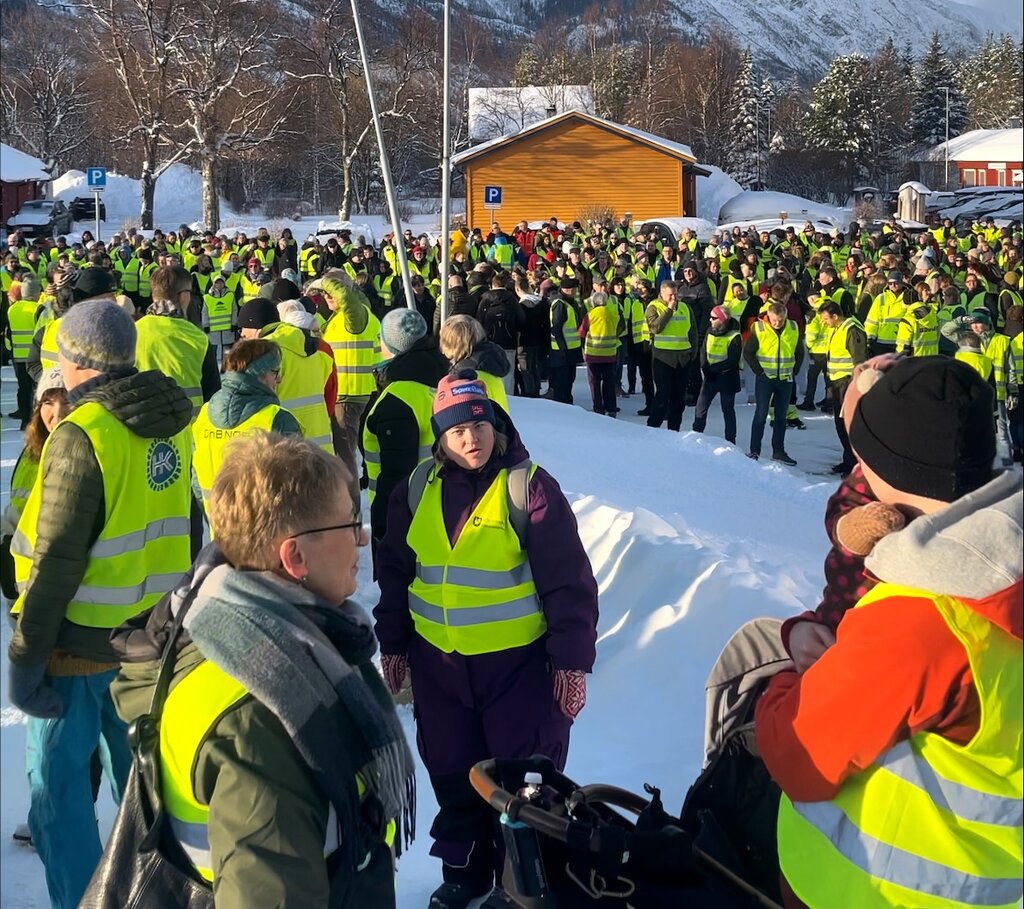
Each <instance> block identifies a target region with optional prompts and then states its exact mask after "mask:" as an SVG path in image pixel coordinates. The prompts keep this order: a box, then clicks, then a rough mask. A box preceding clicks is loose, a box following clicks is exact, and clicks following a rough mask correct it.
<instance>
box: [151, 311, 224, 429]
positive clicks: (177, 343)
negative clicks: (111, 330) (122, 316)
mask: <svg viewBox="0 0 1024 909" xmlns="http://www.w3.org/2000/svg"><path fill="white" fill-rule="evenodd" d="M135 330H136V332H137V340H136V342H135V366H136V367H137V368H138V370H139V372H144V371H146V370H147V369H156V370H158V371H159V372H162V373H163V374H164V375H165V376H167V377H168V378H171V379H174V381H175V382H177V383H178V386H179V387H180V388H181V390H182V391H183V392H185V394H186V395H187V396H188V399H189V401H191V403H192V419H193V420H194V419H195V418H196V416H197V415H198V414H199V408H200V407H202V406H203V388H202V384H203V360H204V359H205V358H206V351H207V349H208V348H209V346H210V342H209V341H208V340H207V338H206V333H205V332H204V331H203V330H202V329H201V328H199V327H198V326H197V325H193V324H192V323H191V322H189V321H188V320H187V319H178V318H174V317H171V316H143V317H142V318H141V319H139V321H138V322H136V323H135Z"/></svg>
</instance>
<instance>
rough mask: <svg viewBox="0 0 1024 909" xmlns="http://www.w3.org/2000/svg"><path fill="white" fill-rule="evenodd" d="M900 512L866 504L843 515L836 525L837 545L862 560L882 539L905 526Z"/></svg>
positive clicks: (877, 503)
mask: <svg viewBox="0 0 1024 909" xmlns="http://www.w3.org/2000/svg"><path fill="white" fill-rule="evenodd" d="M906 522H907V521H906V518H904V517H903V514H902V512H900V511H898V510H897V509H895V508H893V507H892V506H891V505H883V504H882V503H881V502H868V504H867V505H861V506H860V507H859V508H854V509H853V510H852V511H848V512H847V513H846V514H844V515H843V516H842V517H841V518H840V519H839V522H838V523H837V524H836V539H837V540H838V541H839V545H840V546H842V547H843V548H844V549H846V550H848V551H849V552H851V553H853V554H854V555H855V556H860V557H861V558H864V557H865V556H867V555H868V554H869V553H870V552H871V550H872V549H874V548H875V543H877V542H878V541H879V540H880V539H882V537H884V536H887V535H888V534H890V533H895V532H896V531H897V530H902V529H903V527H904V525H905V524H906Z"/></svg>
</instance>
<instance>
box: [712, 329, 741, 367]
mask: <svg viewBox="0 0 1024 909" xmlns="http://www.w3.org/2000/svg"><path fill="white" fill-rule="evenodd" d="M739 334H740V333H739V332H738V331H730V332H726V333H725V334H724V335H713V334H711V332H708V335H707V338H706V339H705V341H704V346H705V349H706V350H707V355H708V363H709V364H714V363H724V362H725V361H726V360H728V359H729V346H730V345H731V344H732V342H733V338H738V337H739Z"/></svg>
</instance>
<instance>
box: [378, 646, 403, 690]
mask: <svg viewBox="0 0 1024 909" xmlns="http://www.w3.org/2000/svg"><path fill="white" fill-rule="evenodd" d="M380 668H381V671H382V672H383V674H384V684H385V685H386V686H387V689H388V691H389V692H390V693H391V694H392V695H396V694H398V692H399V691H401V690H402V683H403V682H404V681H405V673H406V672H407V670H408V665H407V663H406V661H405V657H404V656H403V655H402V654H400V653H382V654H381V655H380Z"/></svg>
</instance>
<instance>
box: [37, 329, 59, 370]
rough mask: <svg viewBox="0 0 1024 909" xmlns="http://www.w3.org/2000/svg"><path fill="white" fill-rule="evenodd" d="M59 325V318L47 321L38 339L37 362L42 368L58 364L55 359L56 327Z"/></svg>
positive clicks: (50, 367)
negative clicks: (41, 335)
mask: <svg viewBox="0 0 1024 909" xmlns="http://www.w3.org/2000/svg"><path fill="white" fill-rule="evenodd" d="M59 327H60V319H59V318H58V319H54V320H53V321H52V322H48V323H47V325H46V328H45V329H43V337H42V338H41V339H40V341H39V363H40V365H41V366H42V367H43V370H44V371H45V370H47V369H52V368H53V367H54V366H59V365H60V361H59V360H58V359H57V329H58V328H59Z"/></svg>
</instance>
